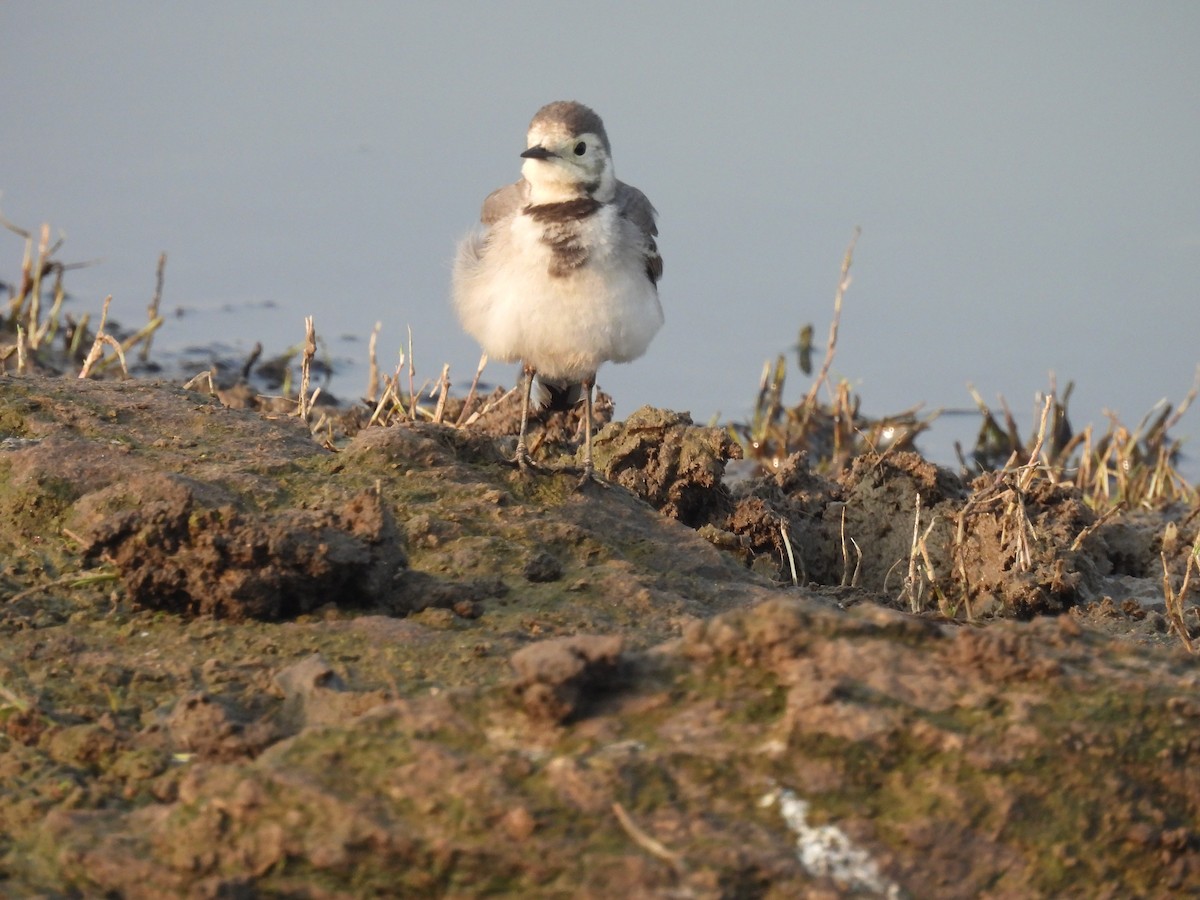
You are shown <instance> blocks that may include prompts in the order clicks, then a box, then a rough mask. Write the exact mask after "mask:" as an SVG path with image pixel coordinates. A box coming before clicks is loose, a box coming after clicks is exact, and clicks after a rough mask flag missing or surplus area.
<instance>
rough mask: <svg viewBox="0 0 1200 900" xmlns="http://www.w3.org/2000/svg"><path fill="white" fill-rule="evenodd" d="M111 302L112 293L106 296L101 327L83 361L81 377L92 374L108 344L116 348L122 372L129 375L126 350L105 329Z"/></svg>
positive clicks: (101, 312)
mask: <svg viewBox="0 0 1200 900" xmlns="http://www.w3.org/2000/svg"><path fill="white" fill-rule="evenodd" d="M110 303H112V294H109V295H108V296H107V297H105V298H104V308H103V309H102V310H101V311H100V327H99V328H97V329H96V339H95V340H94V341H92V349H91V350H89V351H88V355H87V358H86V359H84V361H83V367H82V368H81V369H80V370H79V377H80V378H87V377H88V376H89V375H90V374H91V371H92V367H93V366H95V365H96V363H98V362H99V361H100V357H101V356H102V355H103V353H104V346H105V345H106V344H107V345H108V346H110V347H112V348H113V349H114V350H116V352H117V358H118V359H119V360H120V361H121V372H122V373H123V374H124V375H125V377H126V378H128V377H129V368H128V367H127V366H126V365H125V350H124V349H123V348H122V347H121V344H120V343H119V342H118V341H117V339H116V338H114V337H113V336H112V335H111V334H108V333H107V332H106V331H105V330H104V325H105V323H106V322H107V320H108V305H109V304H110Z"/></svg>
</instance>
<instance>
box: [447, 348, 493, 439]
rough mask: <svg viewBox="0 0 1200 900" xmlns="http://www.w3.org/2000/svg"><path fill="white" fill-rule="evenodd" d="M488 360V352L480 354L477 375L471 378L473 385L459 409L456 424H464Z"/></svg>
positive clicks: (476, 369)
mask: <svg viewBox="0 0 1200 900" xmlns="http://www.w3.org/2000/svg"><path fill="white" fill-rule="evenodd" d="M487 361H488V358H487V354H486V353H481V354H479V365H478V366H477V367H476V368H475V377H474V378H472V379H471V387H470V389H469V390H468V391H467V397H466V399H465V400H463V405H462V409H461V410H459V413H458V419H457V420H456V421H455V423H454V424H455V426H461V425H463V420H464V419H466V418H467V416H468V415H469V414H470V412H471V406H472V404H474V402H475V394H476V392H477V391H478V390H479V379H480V377H481V376H482V375H483V367H484V366H486V365H487Z"/></svg>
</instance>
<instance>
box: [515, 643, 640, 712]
mask: <svg viewBox="0 0 1200 900" xmlns="http://www.w3.org/2000/svg"><path fill="white" fill-rule="evenodd" d="M621 643H622V642H621V639H620V638H619V637H612V636H598V635H577V636H576V637H569V638H558V639H556V640H549V641H540V642H538V643H536V644H531V645H530V646H528V647H524V648H522V649H521V650H518V651H517V652H516V653H514V654H513V657H512V666H513V671H514V672H515V673H516V676H517V679H516V682H515V684H514V685H513V690H514V691H515V692H516V694H517V696H519V697H520V698H521V702H522V703H523V704H524V706H525V710H526V712H528V713H529V714H530V715H531V716H533V717H534V718H538V719H545V720H549V721H551V722H566V721H567V720H569V719H571V718H572V717H574V716H577V715H579V714H580V712H581V711H582V709H583V707H584V704H585V703H586V702H587V701H588V699H589V698H590V697H591V696H592V695H593V694H596V693H601V692H603V691H605V690H610V689H611V688H612V687H613V686H614V684H615V683H616V679H617V676H618V673H619V666H620V659H621Z"/></svg>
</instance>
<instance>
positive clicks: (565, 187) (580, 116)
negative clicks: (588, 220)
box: [521, 100, 617, 203]
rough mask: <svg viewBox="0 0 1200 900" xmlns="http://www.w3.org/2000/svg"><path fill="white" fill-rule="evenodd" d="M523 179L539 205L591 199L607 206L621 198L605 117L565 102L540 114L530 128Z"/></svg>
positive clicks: (573, 103)
mask: <svg viewBox="0 0 1200 900" xmlns="http://www.w3.org/2000/svg"><path fill="white" fill-rule="evenodd" d="M526 144H527V147H528V149H526V150H525V152H524V153H522V154H521V156H522V157H523V158H524V159H525V162H524V164H523V165H522V166H521V174H522V175H524V176H525V180H526V181H528V182H529V185H530V188H531V200H532V202H534V203H556V202H559V201H563V200H573V199H577V198H579V197H591V198H593V199H596V200H599V201H600V202H601V203H606V202H608V201H609V200H611V199H612V198H613V195H614V193H615V192H616V184H617V177H616V175H615V174H614V172H613V164H612V156H611V154H610V151H609V145H608V135H607V134H606V133H605V131H604V123H603V122H602V121H601V120H600V117H599V116H598V115H596V114H595V113H594V112H593V111H592V110H590V109H588V108H587V107H586V106H584V105H583V104H582V103H575V102H574V101H567V100H560V101H558V102H555V103H549V104H547V105H546V106H543V107H542V108H541V109H540V110H538V112H537V115H535V116H534V117H533V121H532V122H530V124H529V134H528V140H527V141H526Z"/></svg>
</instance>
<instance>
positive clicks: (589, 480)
mask: <svg viewBox="0 0 1200 900" xmlns="http://www.w3.org/2000/svg"><path fill="white" fill-rule="evenodd" d="M593 484H596V485H599V486H600V487H608V486H609V485H608V482H607V481H605V480H604V478H602V477H601V476H599V475H597V474H596V470H595V469H593V468H592V466H591V464H590V463H589V464H588V465H586V466H584V467H583V474H582V475H580V476H579V481H577V482H576V483H575V490H577V491H585V490H587V488H588V486H589V485H593Z"/></svg>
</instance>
